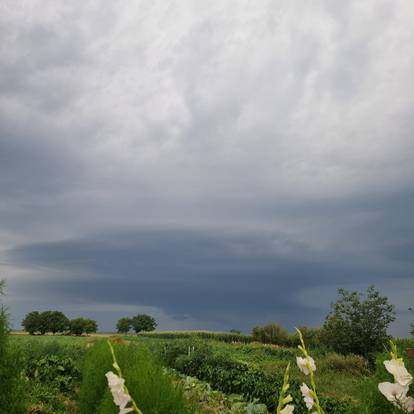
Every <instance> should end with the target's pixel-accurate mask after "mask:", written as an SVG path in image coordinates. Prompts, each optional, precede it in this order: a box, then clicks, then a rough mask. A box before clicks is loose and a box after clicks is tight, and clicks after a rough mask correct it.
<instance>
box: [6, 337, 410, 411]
mask: <svg viewBox="0 0 414 414" xmlns="http://www.w3.org/2000/svg"><path fill="white" fill-rule="evenodd" d="M170 334H171V333H164V334H152V335H138V336H134V335H128V336H124V337H121V336H115V335H114V336H111V335H110V334H99V335H93V336H88V337H74V336H52V335H48V336H29V335H22V334H20V333H16V334H14V335H11V337H10V343H11V345H12V348H13V349H14V350H15V352H16V353H17V354H18V355H19V358H20V361H21V363H22V366H23V367H24V371H23V376H24V379H25V393H24V395H25V399H26V406H27V411H26V412H27V413H30V414H52V413H61V414H83V413H85V414H86V413H87V414H93V413H94V412H96V413H97V414H105V413H117V411H116V408H115V406H114V405H113V403H112V400H111V396H110V394H109V391H108V388H107V384H106V378H105V376H104V374H105V373H106V372H107V371H109V370H111V356H110V352H109V348H108V345H107V343H106V340H107V339H111V340H112V341H114V343H115V347H116V352H117V354H118V355H119V358H120V364H121V365H123V366H124V367H125V378H126V382H127V384H128V385H129V387H130V390H131V394H132V395H133V396H134V397H135V398H136V399H137V401H138V402H139V403H140V404H141V405H142V409H143V412H144V414H149V413H186V414H187V413H200V414H201V413H223V414H224V413H226V414H227V413H229V414H231V413H232V414H237V413H240V414H242V413H253V414H254V413H257V414H260V413H266V412H274V406H275V402H276V401H277V397H278V391H279V389H280V387H281V381H282V376H283V372H284V370H285V367H286V365H287V363H288V362H291V388H292V395H293V397H294V399H295V402H296V403H297V409H296V411H295V413H298V414H300V413H305V412H307V410H306V408H305V407H304V405H303V403H302V398H301V395H300V392H299V391H298V388H299V385H300V384H301V383H302V382H303V381H304V380H306V378H305V377H304V375H303V374H302V373H301V372H300V371H299V369H298V368H297V367H296V365H295V363H294V362H295V357H296V356H297V355H298V351H297V349H295V348H287V347H279V346H274V345H263V344H259V343H252V342H249V343H241V342H235V341H233V342H229V341H227V342H226V339H224V340H223V335H224V333H219V334H217V338H220V339H221V340H220V341H218V340H215V339H205V338H206V337H205V336H204V335H200V333H192V332H184V333H182V334H179V333H177V332H176V333H174V335H173V336H171V335H170ZM207 334H208V335H207V337H208V338H210V337H214V334H212V333H208V332H207ZM400 344H401V345H400V350H401V352H403V350H404V348H406V347H408V346H414V343H413V342H412V341H411V342H410V341H405V342H402V341H401V342H400ZM311 353H312V355H313V357H314V358H315V361H316V365H317V371H316V373H317V384H318V387H319V392H320V395H321V397H322V399H323V401H324V404H325V406H326V408H327V410H326V411H327V414H340V413H349V414H351V413H367V414H370V413H372V414H374V413H375V414H389V413H392V412H393V411H392V409H391V407H390V405H389V403H388V402H386V401H385V399H384V398H383V397H382V395H380V394H379V393H378V391H377V389H376V387H377V384H378V382H380V381H387V380H389V376H388V375H387V373H386V372H385V371H384V369H383V367H382V363H381V362H382V361H383V360H384V359H385V358H386V357H387V355H386V354H385V353H384V354H378V355H377V369H376V371H370V370H368V368H367V365H366V362H365V361H364V360H363V359H362V358H361V357H357V356H355V355H349V356H341V355H338V354H335V353H332V352H328V351H327V350H324V349H311ZM406 362H407V365H408V366H409V369H410V370H411V371H412V370H413V369H414V363H413V362H414V361H413V359H406ZM22 395H23V394H22Z"/></svg>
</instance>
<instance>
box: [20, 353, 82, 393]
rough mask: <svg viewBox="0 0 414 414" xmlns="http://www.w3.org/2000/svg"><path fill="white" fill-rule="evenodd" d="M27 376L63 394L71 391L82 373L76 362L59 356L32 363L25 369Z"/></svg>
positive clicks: (49, 356) (47, 356)
mask: <svg viewBox="0 0 414 414" xmlns="http://www.w3.org/2000/svg"><path fill="white" fill-rule="evenodd" d="M25 374H26V376H27V377H28V378H29V379H32V380H37V381H40V382H41V383H42V384H49V385H50V386H52V387H53V388H57V389H58V390H59V391H61V392H69V391H71V390H72V389H73V386H74V384H75V383H76V382H77V381H79V380H80V371H79V369H78V368H77V366H76V365H75V363H74V361H73V360H72V359H71V358H68V357H61V356H58V355H44V356H42V357H41V358H39V359H37V360H32V361H30V362H29V363H28V364H27V366H26V368H25Z"/></svg>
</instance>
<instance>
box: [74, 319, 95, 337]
mask: <svg viewBox="0 0 414 414" xmlns="http://www.w3.org/2000/svg"><path fill="white" fill-rule="evenodd" d="M97 330H98V324H97V322H96V321H94V320H93V319H85V318H75V319H72V320H71V321H70V322H69V332H70V333H71V334H72V335H82V334H84V333H86V334H90V333H93V332H96V331H97Z"/></svg>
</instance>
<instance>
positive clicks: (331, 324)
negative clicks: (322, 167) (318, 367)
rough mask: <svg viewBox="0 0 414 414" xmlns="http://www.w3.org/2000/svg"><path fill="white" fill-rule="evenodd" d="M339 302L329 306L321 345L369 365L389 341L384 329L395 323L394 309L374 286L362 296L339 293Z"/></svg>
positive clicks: (342, 290)
mask: <svg viewBox="0 0 414 414" xmlns="http://www.w3.org/2000/svg"><path fill="white" fill-rule="evenodd" d="M338 293H339V295H340V298H339V299H338V300H337V301H336V302H335V303H333V304H332V305H331V308H332V309H331V312H330V313H329V315H328V316H327V318H326V321H325V324H324V333H323V337H324V342H326V343H327V344H329V345H330V346H331V347H332V348H333V349H334V350H335V351H336V352H339V353H342V354H349V353H353V354H358V355H362V356H364V357H365V358H367V359H368V360H369V361H370V362H371V365H372V364H373V362H374V359H375V356H374V354H375V352H378V351H382V350H383V349H384V346H385V345H386V343H387V341H388V339H389V337H388V334H387V328H388V326H389V324H390V323H391V322H393V321H394V320H395V316H394V315H395V312H394V306H393V305H391V304H389V303H388V299H387V298H386V297H385V296H380V294H379V292H378V291H377V290H375V288H374V286H370V287H369V288H368V289H367V291H366V293H365V294H361V293H359V292H348V291H347V290H345V289H339V290H338Z"/></svg>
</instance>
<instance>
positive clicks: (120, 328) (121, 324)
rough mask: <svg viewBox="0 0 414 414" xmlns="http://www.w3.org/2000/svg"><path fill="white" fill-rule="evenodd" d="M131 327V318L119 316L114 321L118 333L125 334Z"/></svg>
mask: <svg viewBox="0 0 414 414" xmlns="http://www.w3.org/2000/svg"><path fill="white" fill-rule="evenodd" d="M130 329H131V318H121V319H119V320H118V322H117V323H116V330H117V332H118V333H123V334H126V333H128V332H129V330H130Z"/></svg>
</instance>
